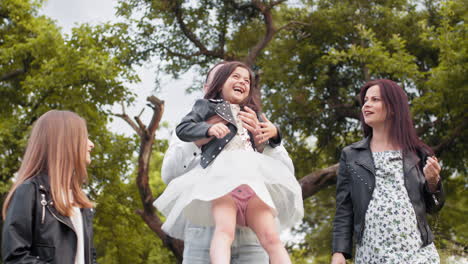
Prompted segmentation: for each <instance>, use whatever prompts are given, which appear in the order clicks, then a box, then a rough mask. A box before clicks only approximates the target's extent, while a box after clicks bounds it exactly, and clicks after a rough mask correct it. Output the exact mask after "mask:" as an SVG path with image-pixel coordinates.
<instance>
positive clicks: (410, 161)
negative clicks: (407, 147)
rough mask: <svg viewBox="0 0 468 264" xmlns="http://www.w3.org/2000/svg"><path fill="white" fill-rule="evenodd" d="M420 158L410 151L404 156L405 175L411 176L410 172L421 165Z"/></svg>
mask: <svg viewBox="0 0 468 264" xmlns="http://www.w3.org/2000/svg"><path fill="white" fill-rule="evenodd" d="M419 161H420V159H419V157H418V156H417V155H416V154H415V153H414V152H412V151H408V152H407V153H405V154H404V158H403V172H404V173H405V174H404V175H409V174H408V173H409V171H410V170H411V169H412V168H413V167H414V166H416V165H417V164H418V163H419Z"/></svg>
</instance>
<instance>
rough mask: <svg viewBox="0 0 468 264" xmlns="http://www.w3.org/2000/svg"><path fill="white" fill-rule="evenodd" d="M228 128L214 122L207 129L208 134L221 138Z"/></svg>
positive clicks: (227, 131) (227, 132)
mask: <svg viewBox="0 0 468 264" xmlns="http://www.w3.org/2000/svg"><path fill="white" fill-rule="evenodd" d="M229 132H230V130H229V128H228V127H227V126H226V125H225V124H223V123H216V124H214V125H213V126H212V127H210V128H209V129H208V136H210V137H211V136H214V137H217V138H223V137H225V136H226V135H227V134H229Z"/></svg>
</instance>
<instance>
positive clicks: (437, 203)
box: [432, 194, 439, 206]
mask: <svg viewBox="0 0 468 264" xmlns="http://www.w3.org/2000/svg"><path fill="white" fill-rule="evenodd" d="M432 199H434V203H435V205H437V206H438V205H439V201H438V200H437V197H436V196H435V194H432Z"/></svg>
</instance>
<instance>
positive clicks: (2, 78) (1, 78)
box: [0, 68, 26, 82]
mask: <svg viewBox="0 0 468 264" xmlns="http://www.w3.org/2000/svg"><path fill="white" fill-rule="evenodd" d="M25 72H26V70H25V69H24V68H22V69H16V70H13V71H11V72H7V73H5V74H3V75H2V76H0V82H3V81H7V80H9V79H12V78H15V77H16V76H18V75H21V74H23V73H25Z"/></svg>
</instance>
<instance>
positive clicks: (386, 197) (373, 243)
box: [332, 80, 444, 264]
mask: <svg viewBox="0 0 468 264" xmlns="http://www.w3.org/2000/svg"><path fill="white" fill-rule="evenodd" d="M360 98H361V103H362V111H361V120H362V126H363V128H364V135H365V137H366V138H365V139H364V140H361V141H359V142H356V143H354V144H351V145H350V146H347V147H345V148H344V149H343V151H342V153H341V158H340V167H339V171H338V178H337V190H336V215H335V219H334V222H333V257H332V264H344V263H346V260H345V259H346V258H351V257H352V246H353V241H354V242H356V256H355V263H356V264H359V263H365V264H372V263H375V264H377V263H378V264H385V263H388V264H390V263H391V264H407V263H411V264H432V263H440V260H439V255H438V253H437V250H436V248H435V246H434V243H433V240H434V237H433V234H432V232H431V230H430V228H429V225H428V222H427V219H426V213H435V212H438V211H439V210H440V209H441V208H442V206H443V204H444V194H443V190H442V185H441V179H440V176H439V173H440V170H441V168H440V165H439V163H438V160H437V158H436V157H435V156H434V153H433V151H432V150H431V148H429V147H428V146H427V145H426V144H424V143H423V142H422V141H421V140H420V139H419V138H418V136H417V135H416V130H415V128H414V126H413V122H412V120H411V117H410V112H409V107H408V99H407V96H406V94H405V92H404V91H403V89H402V88H401V87H400V86H398V85H397V84H396V83H395V82H393V81H390V80H375V81H371V82H368V83H366V84H365V85H364V86H363V87H362V88H361V92H360Z"/></svg>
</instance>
